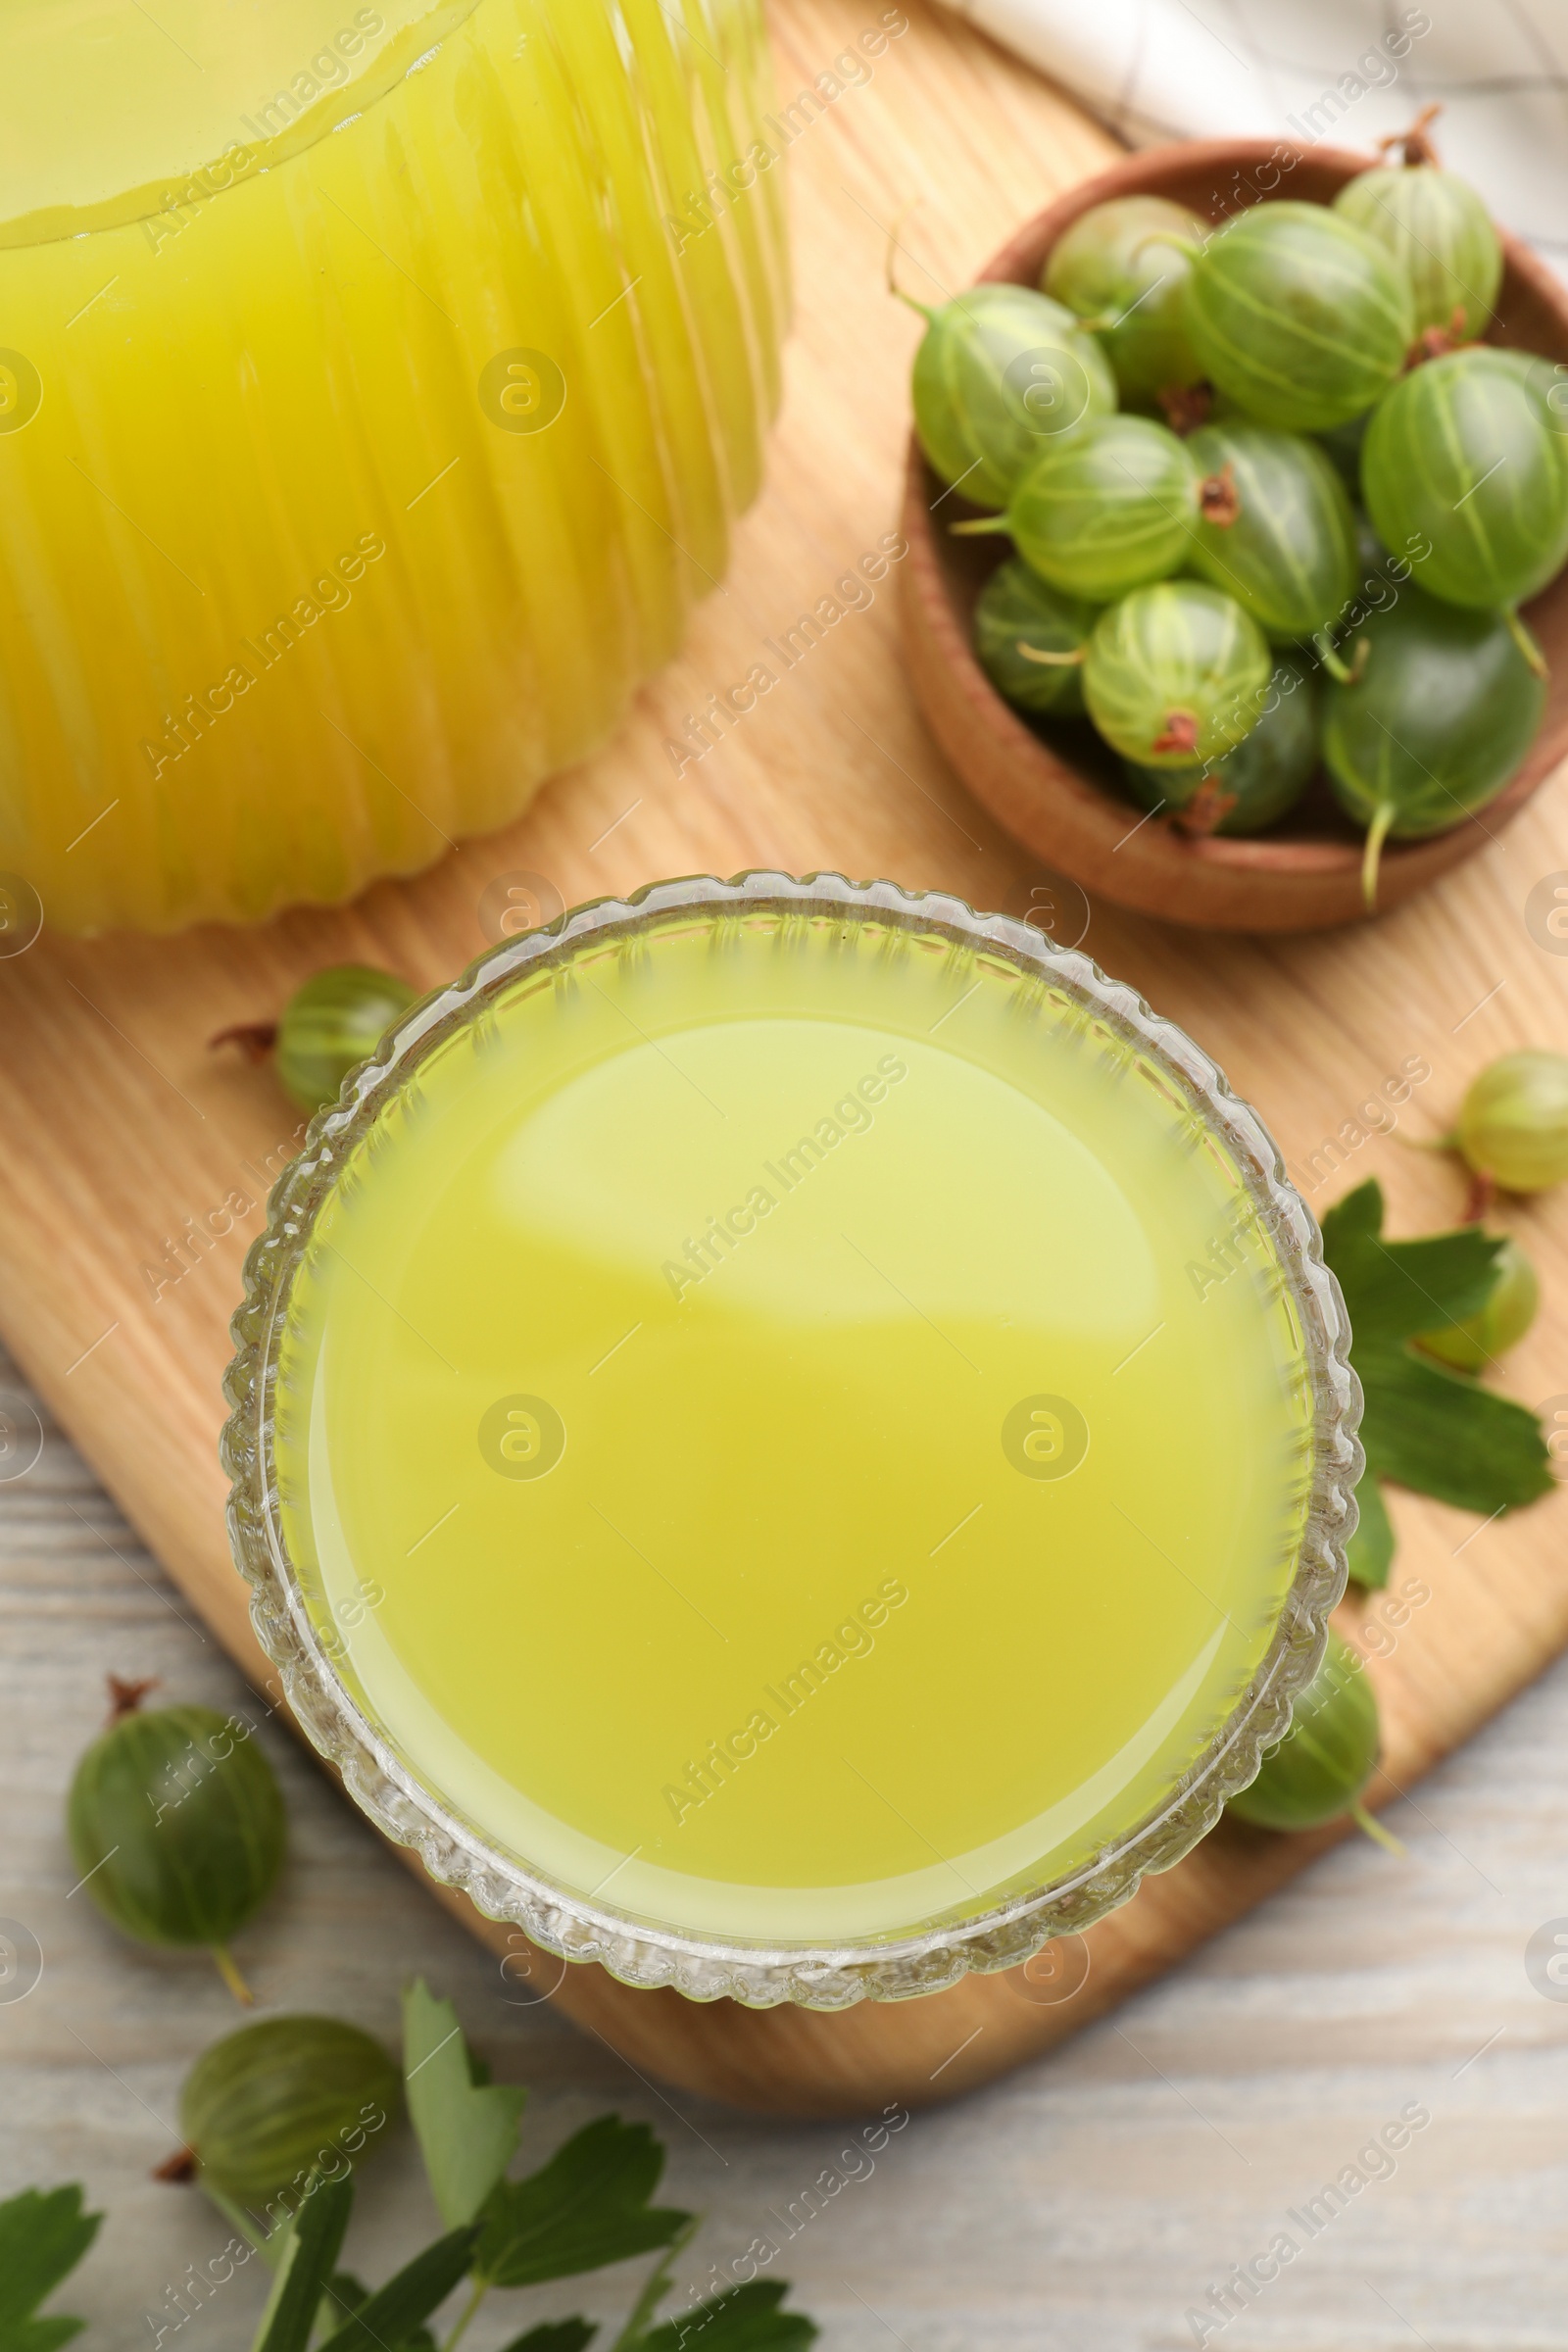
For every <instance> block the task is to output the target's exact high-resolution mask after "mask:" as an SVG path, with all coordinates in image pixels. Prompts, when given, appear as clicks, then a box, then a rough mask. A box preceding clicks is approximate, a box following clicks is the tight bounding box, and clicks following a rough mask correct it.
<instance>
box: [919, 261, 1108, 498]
mask: <svg viewBox="0 0 1568 2352" xmlns="http://www.w3.org/2000/svg"><path fill="white" fill-rule="evenodd" d="M905 299H906V300H907V299H908V297H906V298H905ZM913 307H914V308H915V309H916V310H923V309H924V306H923V305H922V304H919V303H915V304H914V305H913ZM924 316H925V318H926V319H927V321H928V324H927V326H926V331H925V334H924V336H923V338H922V339H921V343H920V348H919V350H918V351H917V352H916V353H915V358H914V373H913V377H912V379H911V392H912V396H913V402H914V429H915V432H916V434H917V435H918V437H919V442H920V447H921V448H922V449H923V450H924V452H925V454H926V457H927V458H928V460H929V461H930V463H931V465H932V466H933V467H934V468H935V470H936V471H937V472H938V473H939V474H940V475H941V476H942V479H943V480H944V481H945V482H947V483H949V484H950V485H951V486H952V487H953V488H954V489H956V490H961V491H962V493H963V495H964V497H965V498H967V499H972V500H973V501H974V503H975V505H977V506H1001V505H1003V504H1005V501H1006V500H1007V499H1008V498H1009V497H1010V496H1011V494H1012V491H1013V488H1014V486H1015V484H1016V483H1017V481H1018V479H1019V477H1020V475H1021V474H1022V473H1023V472H1024V471H1025V469H1026V468H1027V467H1028V466H1030V465H1032V464H1033V462H1034V460H1035V459H1036V458H1038V456H1039V455H1040V452H1041V451H1042V449H1045V448H1048V447H1049V446H1050V445H1051V444H1052V443H1053V442H1054V441H1056V440H1059V439H1060V438H1062V437H1063V436H1064V435H1066V434H1070V433H1071V432H1072V431H1074V429H1075V428H1076V427H1077V426H1078V425H1080V424H1082V423H1083V422H1084V420H1085V418H1086V417H1102V416H1108V415H1109V414H1110V412H1111V411H1112V410H1113V409H1114V408H1115V406H1116V379H1115V377H1114V376H1113V375H1112V374H1111V371H1110V365H1109V362H1108V361H1107V360H1106V358H1105V355H1104V353H1103V351H1102V350H1101V348H1100V345H1099V344H1098V342H1097V341H1096V340H1095V337H1094V336H1093V335H1092V334H1090V333H1089V331H1088V330H1087V328H1085V327H1083V326H1080V324H1079V322H1078V320H1077V319H1076V318H1075V317H1074V316H1073V314H1072V312H1071V311H1069V310H1067V309H1066V308H1065V307H1064V305H1062V304H1061V303H1059V302H1052V301H1050V300H1048V298H1047V297H1046V296H1045V295H1044V294H1037V293H1035V291H1034V290H1033V288H1032V287H1030V286H1013V285H1005V284H998V285H982V286H971V287H970V289H969V291H968V292H967V293H966V294H957V295H955V297H954V299H953V300H952V301H951V302H945V303H944V304H943V305H942V308H941V309H940V310H936V311H924Z"/></svg>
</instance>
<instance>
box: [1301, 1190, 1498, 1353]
mask: <svg viewBox="0 0 1568 2352" xmlns="http://www.w3.org/2000/svg"><path fill="white" fill-rule="evenodd" d="M1382 1237H1383V1188H1382V1186H1381V1185H1380V1184H1379V1183H1378V1181H1377V1179H1376V1178H1375V1177H1373V1178H1371V1179H1369V1180H1368V1182H1367V1183H1365V1184H1362V1185H1357V1187H1356V1189H1355V1191H1354V1192H1353V1193H1349V1194H1348V1195H1347V1196H1346V1198H1345V1200H1343V1201H1340V1202H1338V1204H1337V1205H1336V1206H1335V1207H1333V1208H1331V1209H1330V1210H1329V1212H1328V1214H1327V1216H1326V1217H1325V1218H1324V1220H1323V1254H1324V1256H1325V1257H1326V1258H1327V1260H1328V1262H1329V1264H1330V1266H1331V1267H1332V1268H1333V1270H1334V1273H1335V1274H1336V1276H1337V1277H1338V1279H1339V1285H1340V1288H1341V1290H1342V1291H1343V1292H1344V1293H1345V1303H1346V1305H1347V1307H1348V1309H1349V1315H1350V1329H1351V1332H1352V1334H1353V1335H1354V1336H1353V1339H1352V1343H1351V1346H1352V1352H1353V1351H1354V1348H1355V1347H1356V1346H1358V1345H1359V1346H1360V1347H1362V1348H1366V1347H1386V1346H1391V1345H1395V1344H1397V1342H1399V1341H1401V1340H1410V1339H1414V1338H1415V1336H1416V1334H1417V1333H1418V1332H1423V1331H1432V1330H1434V1329H1436V1328H1437V1327H1438V1326H1439V1325H1441V1324H1446V1323H1462V1322H1464V1321H1465V1319H1466V1318H1467V1317H1468V1316H1470V1315H1476V1314H1479V1313H1480V1312H1481V1309H1482V1308H1483V1307H1484V1306H1485V1305H1486V1303H1487V1300H1488V1299H1490V1298H1491V1296H1492V1293H1493V1290H1494V1289H1495V1285H1496V1280H1497V1262H1496V1261H1497V1255H1498V1252H1499V1250H1501V1249H1502V1247H1503V1244H1502V1240H1501V1239H1500V1238H1499V1237H1497V1236H1495V1235H1491V1234H1485V1233H1483V1232H1482V1231H1481V1229H1480V1227H1479V1226H1475V1225H1465V1226H1461V1227H1459V1228H1458V1230H1457V1231H1455V1232H1453V1233H1434V1234H1428V1235H1426V1236H1425V1237H1424V1238H1423V1239H1422V1240H1420V1241H1415V1242H1386V1241H1384V1239H1383V1238H1382Z"/></svg>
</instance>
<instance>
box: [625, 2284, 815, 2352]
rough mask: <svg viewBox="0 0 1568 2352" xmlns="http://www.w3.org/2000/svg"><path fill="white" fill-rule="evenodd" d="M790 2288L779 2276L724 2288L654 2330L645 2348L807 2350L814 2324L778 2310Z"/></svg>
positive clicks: (656, 2351) (675, 2351)
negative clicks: (694, 2346) (695, 2346)
mask: <svg viewBox="0 0 1568 2352" xmlns="http://www.w3.org/2000/svg"><path fill="white" fill-rule="evenodd" d="M789 2291H790V2290H789V2286H788V2284H787V2283H786V2282H785V2281H784V2280H782V2279H773V2278H751V2279H748V2280H747V2282H746V2284H745V2285H744V2286H731V2287H727V2288H726V2289H725V2291H724V2292H723V2294H721V2295H713V2296H711V2298H710V2300H709V2301H708V2302H706V2303H699V2304H698V2305H697V2307H696V2309H695V2310H693V2311H688V2312H686V2313H685V2314H683V2316H682V2317H681V2318H679V2319H676V2320H666V2321H665V2323H664V2325H663V2327H655V2328H654V2329H653V2330H652V2332H651V2333H650V2334H649V2335H647V2336H645V2337H644V2339H643V2342H644V2347H645V2352H682V2347H683V2346H684V2345H688V2344H691V2343H693V2342H694V2341H700V2342H701V2344H702V2352H806V2347H807V2345H808V2344H809V2343H810V2342H811V2340H812V2338H813V2337H814V2336H815V2335H816V2334H817V2332H818V2330H817V2327H816V2323H815V2321H814V2320H809V2319H808V2318H807V2317H806V2314H805V2313H804V2312H801V2311H780V2310H779V2308H778V2306H779V2305H780V2303H782V2302H783V2300H784V2297H785V2296H786V2295H787V2294H788V2293H789Z"/></svg>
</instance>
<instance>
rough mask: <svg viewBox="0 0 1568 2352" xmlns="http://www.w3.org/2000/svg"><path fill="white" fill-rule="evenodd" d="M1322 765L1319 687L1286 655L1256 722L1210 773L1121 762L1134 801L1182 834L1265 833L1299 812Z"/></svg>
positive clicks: (1306, 670) (1214, 763)
mask: <svg viewBox="0 0 1568 2352" xmlns="http://www.w3.org/2000/svg"><path fill="white" fill-rule="evenodd" d="M1317 760H1318V723H1317V681H1316V676H1315V674H1314V672H1313V670H1312V669H1311V668H1310V667H1309V666H1308V664H1307V663H1306V662H1304V661H1302V660H1301V658H1300V657H1299V655H1294V654H1281V655H1278V656H1277V657H1276V659H1275V662H1274V674H1273V676H1272V677H1271V678H1270V680H1269V683H1268V690H1267V692H1266V694H1265V695H1264V698H1263V706H1262V710H1261V711H1260V713H1259V715H1258V719H1257V723H1256V725H1255V726H1254V727H1253V728H1252V730H1251V732H1250V734H1247V735H1244V736H1243V738H1242V740H1241V742H1240V743H1239V744H1238V745H1237V746H1236V749H1235V750H1234V751H1233V752H1226V753H1224V754H1222V755H1221V757H1220V758H1219V759H1217V760H1211V761H1210V762H1209V763H1208V765H1207V766H1206V767H1202V766H1199V767H1190V768H1183V767H1140V766H1138V765H1137V764H1135V762H1134V761H1132V760H1124V761H1123V763H1122V766H1123V772H1124V774H1125V776H1126V779H1127V784H1128V788H1129V790H1130V791H1131V793H1132V795H1133V798H1134V799H1135V800H1136V801H1138V802H1139V803H1141V805H1142V806H1143V807H1144V808H1146V809H1151V810H1153V811H1157V812H1164V813H1169V814H1171V815H1172V816H1174V818H1175V820H1176V823H1177V824H1178V825H1179V826H1180V827H1181V828H1182V830H1183V831H1184V832H1191V833H1223V834H1227V835H1237V834H1248V833H1261V832H1262V830H1263V828H1264V827H1265V826H1266V825H1271V824H1273V823H1274V821H1275V819H1276V818H1277V817H1281V816H1283V815H1284V814H1285V812H1286V810H1287V809H1290V808H1293V807H1294V806H1295V804H1296V802H1298V801H1299V799H1300V797H1301V794H1302V793H1303V792H1304V791H1305V789H1306V785H1307V782H1308V779H1309V778H1310V776H1311V774H1312V771H1313V769H1314V768H1315V767H1316V766H1317Z"/></svg>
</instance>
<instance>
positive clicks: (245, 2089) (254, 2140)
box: [179, 2017, 403, 2207]
mask: <svg viewBox="0 0 1568 2352" xmlns="http://www.w3.org/2000/svg"><path fill="white" fill-rule="evenodd" d="M402 2104H403V2086H402V2082H401V2081H400V2079H399V2075H398V2070H397V2068H396V2066H395V2065H394V2064H393V2062H392V2060H391V2059H390V2058H389V2057H388V2055H387V2053H386V2051H385V2050H384V2049H382V2047H381V2044H380V2043H379V2042H378V2041H374V2040H372V2039H371V2037H370V2035H369V2034H362V2033H361V2032H360V2029H359V2028H358V2027H357V2026H349V2025H345V2024H343V2023H342V2021H341V2020H340V2019H338V2018H335V2017H269V2018H264V2019H262V2020H261V2021H260V2022H259V2023H258V2024H256V2025H254V2026H241V2027H240V2029H239V2030H238V2032H237V2033H234V2034H225V2035H224V2037H223V2039H222V2040H221V2041H216V2042H214V2043H213V2045H212V2047H211V2048H210V2049H207V2050H204V2051H203V2052H202V2054H201V2056H200V2057H199V2058H198V2059H197V2061H196V2063H195V2065H194V2066H193V2067H192V2068H191V2070H190V2073H189V2074H188V2075H187V2076H186V2077H185V2082H184V2086H183V2088H182V2089H181V2091H180V2094H179V2128H180V2130H181V2131H182V2132H183V2133H184V2135H185V2144H186V2147H187V2149H188V2151H189V2153H190V2155H191V2156H193V2157H194V2158H195V2160H196V2168H197V2178H198V2180H200V2181H201V2182H202V2183H203V2184H204V2185H206V2186H209V2187H212V2188H214V2189H216V2190H217V2191H218V2192H219V2194H220V2195H221V2196H223V2197H231V2198H232V2199H233V2200H234V2202H235V2203H236V2204H239V2205H249V2206H258V2207H262V2206H266V2205H267V2204H268V2203H269V2202H270V2200H271V2199H272V2198H273V2197H275V2196H276V2195H277V2194H278V2193H279V2191H280V2190H283V2189H287V2188H290V2187H294V2186H295V2185H296V2184H297V2185H300V2186H303V2183H304V2180H307V2179H308V2178H309V2176H310V2174H311V2173H312V2171H313V2170H316V2169H318V2168H319V2171H320V2172H321V2173H322V2174H323V2175H324V2176H325V2177H326V2178H327V2179H335V2178H337V2177H338V2176H339V2175H341V2174H342V2173H344V2172H346V2171H347V2170H348V2169H349V2167H350V2166H351V2165H352V2164H354V2163H355V2162H356V2161H358V2160H359V2159H360V2158H361V2157H363V2156H366V2155H368V2154H371V2153H373V2152H374V2151H375V2150H376V2149H377V2148H380V2147H384V2146H385V2144H386V2142H387V2140H388V2139H389V2138H390V2137H391V2132H390V2131H388V2129H387V2127H388V2126H389V2125H390V2124H391V2123H393V2122H394V2121H395V2120H396V2118H397V2115H398V2112H399V2109H400V2108H401V2106H402Z"/></svg>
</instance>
